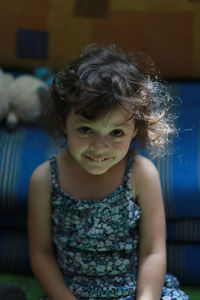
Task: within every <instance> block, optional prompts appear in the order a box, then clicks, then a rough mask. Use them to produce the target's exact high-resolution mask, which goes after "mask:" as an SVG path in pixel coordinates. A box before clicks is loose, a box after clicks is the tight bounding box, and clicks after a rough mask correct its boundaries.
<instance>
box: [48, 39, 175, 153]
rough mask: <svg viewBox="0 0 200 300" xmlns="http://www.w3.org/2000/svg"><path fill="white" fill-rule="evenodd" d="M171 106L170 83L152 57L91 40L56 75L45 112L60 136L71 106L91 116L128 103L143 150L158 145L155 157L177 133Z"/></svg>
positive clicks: (85, 115) (88, 116) (99, 115)
mask: <svg viewBox="0 0 200 300" xmlns="http://www.w3.org/2000/svg"><path fill="white" fill-rule="evenodd" d="M141 57H142V60H141ZM147 66H148V67H147ZM171 105H172V97H171V96H170V93H169V92H168V89H167V85H166V84H165V83H163V81H162V80H161V79H160V77H159V76H158V73H157V72H156V68H155V67H154V64H153V63H152V61H151V60H149V58H148V59H147V57H145V56H141V55H140V56H139V55H136V54H135V55H133V54H131V53H126V52H124V51H123V50H122V49H119V48H117V47H116V46H115V45H108V46H103V45H96V44H91V45H89V46H88V47H87V48H86V49H85V50H83V51H82V53H81V55H80V56H79V57H78V58H76V59H74V60H72V61H71V62H70V63H69V64H68V65H67V66H66V67H64V68H63V69H62V70H60V71H59V72H58V73H57V74H56V75H55V77H54V80H53V83H52V86H51V89H50V99H49V101H48V105H47V107H46V108H45V110H44V114H43V117H44V118H45V120H46V121H45V122H46V124H47V129H48V132H49V133H50V134H53V135H54V136H57V137H58V136H62V135H63V134H64V132H63V130H62V128H63V125H64V123H65V121H66V117H67V115H68V113H69V111H70V109H71V107H72V106H73V107H75V108H76V113H77V114H81V115H82V116H84V117H85V118H87V119H90V120H97V119H99V118H100V117H102V116H103V115H105V114H106V113H108V112H109V111H111V110H112V109H114V108H116V107H119V106H120V107H123V108H124V109H126V110H127V111H128V112H129V113H130V112H131V114H132V118H133V120H134V122H135V126H136V130H137V135H136V137H135V139H136V141H137V142H138V143H137V144H138V145H140V150H141V149H144V148H147V149H148V150H149V151H151V150H153V152H152V151H151V152H152V153H154V156H155V155H156V154H160V153H161V152H163V151H161V150H163V149H165V146H166V144H168V143H169V141H170V139H169V137H170V136H171V135H172V134H174V133H175V132H176V130H175V127H174V120H175V118H174V117H175V116H174V115H173V114H170V113H169V111H170V108H171ZM155 149H156V151H155Z"/></svg>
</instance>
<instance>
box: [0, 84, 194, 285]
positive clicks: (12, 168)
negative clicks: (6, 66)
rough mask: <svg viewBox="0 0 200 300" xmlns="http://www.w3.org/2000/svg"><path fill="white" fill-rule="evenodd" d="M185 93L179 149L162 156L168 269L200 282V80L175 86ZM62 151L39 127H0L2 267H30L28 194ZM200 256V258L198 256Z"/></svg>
mask: <svg viewBox="0 0 200 300" xmlns="http://www.w3.org/2000/svg"><path fill="white" fill-rule="evenodd" d="M172 88H173V90H174V93H175V94H176V95H177V96H178V97H180V98H181V100H182V105H181V106H180V107H178V106H177V111H178V112H179V115H180V117H179V121H178V127H179V128H180V134H179V136H178V137H177V138H175V140H174V145H173V146H174V152H173V154H168V155H166V156H165V157H164V158H162V159H160V158H158V159H156V161H155V163H156V165H157V167H158V169H159V171H160V176H161V183H162V187H163V192H164V200H165V206H166V215H167V221H168V222H167V238H168V268H169V271H171V272H172V273H174V274H176V275H178V277H179V278H180V279H181V280H182V282H183V283H185V284H200V277H199V275H198V272H197V269H199V268H200V266H199V263H197V256H198V253H200V197H199V194H200V154H199V152H200V151H199V150H200V118H199V112H200V82H193V83H190V82H183V83H174V84H173V85H172ZM58 151H59V147H58V145H56V144H55V143H54V142H53V140H52V139H50V138H49V137H48V136H47V134H46V133H45V132H44V130H43V129H42V128H40V127H38V126H30V125H29V126H28V125H26V126H23V125H22V126H21V127H19V128H18V129H17V130H16V131H15V132H13V133H10V132H8V131H7V130H6V129H5V127H4V126H3V125H2V126H1V128H0V271H14V272H19V273H20V272H22V273H23V272H26V273H29V272H30V263H29V257H28V242H27V233H26V227H27V226H26V222H27V194H28V184H29V180H30V176H31V174H32V172H33V170H34V169H35V168H36V167H37V166H38V165H39V164H41V163H42V162H44V161H45V160H47V159H48V158H49V156H50V155H52V154H54V153H57V152H58ZM198 261H199V260H198Z"/></svg>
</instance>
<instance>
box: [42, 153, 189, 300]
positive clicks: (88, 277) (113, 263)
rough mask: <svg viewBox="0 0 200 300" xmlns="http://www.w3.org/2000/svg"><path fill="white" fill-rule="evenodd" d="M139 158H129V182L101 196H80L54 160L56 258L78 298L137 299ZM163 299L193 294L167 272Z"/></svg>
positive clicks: (126, 178) (180, 298)
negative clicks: (135, 174) (63, 183)
mask: <svg viewBox="0 0 200 300" xmlns="http://www.w3.org/2000/svg"><path fill="white" fill-rule="evenodd" d="M133 162H134V159H133V158H132V157H131V156H129V159H128V162H127V166H126V171H125V176H124V180H123V183H122V184H121V185H120V186H119V187H118V188H117V189H116V190H115V191H114V192H112V193H110V194H109V195H108V196H107V197H105V198H103V199H101V200H93V199H91V200H80V199H77V198H74V197H72V196H71V195H70V194H69V193H67V192H66V191H64V190H63V189H62V188H61V187H60V185H59V181H58V168H57V162H56V157H55V156H53V157H51V158H50V171H51V180H52V188H51V211H52V213H51V216H52V239H53V244H54V248H55V256H56V260H57V263H58V265H59V268H60V270H61V272H62V275H63V278H64V280H65V283H66V285H67V286H68V287H69V289H70V290H71V291H72V293H73V294H74V295H75V296H76V298H77V299H80V300H97V299H101V300H108V299H118V300H119V299H120V300H133V299H135V296H136V281H137V270H138V244H139V235H138V223H139V219H140V216H141V210H140V208H139V206H138V205H137V204H136V203H135V202H134V198H133V193H132V187H131V183H130V175H131V171H132V166H133ZM41 299H45V300H49V298H48V297H44V298H41ZM161 299H162V300H170V299H173V300H188V299H189V297H188V296H187V295H186V294H185V293H184V292H183V291H181V290H180V286H179V282H178V280H177V278H176V277H174V276H173V275H171V274H169V273H167V274H166V276H165V283H164V286H163V289H162V295H161Z"/></svg>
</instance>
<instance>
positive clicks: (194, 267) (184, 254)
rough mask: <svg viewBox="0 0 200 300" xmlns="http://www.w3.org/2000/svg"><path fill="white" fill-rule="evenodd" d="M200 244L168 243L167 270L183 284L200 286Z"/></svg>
mask: <svg viewBox="0 0 200 300" xmlns="http://www.w3.org/2000/svg"><path fill="white" fill-rule="evenodd" d="M199 253H200V243H174V242H173V243H168V244H167V258H168V260H167V262H168V265H167V270H168V272H170V273H172V274H173V275H175V276H177V277H178V279H179V280H180V282H181V284H185V285H192V286H200V276H199V270H200V259H199Z"/></svg>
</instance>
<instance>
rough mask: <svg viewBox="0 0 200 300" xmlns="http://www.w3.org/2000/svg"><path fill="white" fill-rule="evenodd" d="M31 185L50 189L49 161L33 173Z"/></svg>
mask: <svg viewBox="0 0 200 300" xmlns="http://www.w3.org/2000/svg"><path fill="white" fill-rule="evenodd" d="M30 184H32V185H35V186H38V185H43V186H46V187H50V184H51V174H50V164H49V161H45V162H44V163H42V164H41V165H39V166H38V167H37V168H36V169H35V170H34V171H33V173H32V176H31V179H30Z"/></svg>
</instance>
